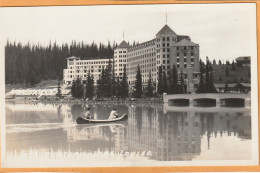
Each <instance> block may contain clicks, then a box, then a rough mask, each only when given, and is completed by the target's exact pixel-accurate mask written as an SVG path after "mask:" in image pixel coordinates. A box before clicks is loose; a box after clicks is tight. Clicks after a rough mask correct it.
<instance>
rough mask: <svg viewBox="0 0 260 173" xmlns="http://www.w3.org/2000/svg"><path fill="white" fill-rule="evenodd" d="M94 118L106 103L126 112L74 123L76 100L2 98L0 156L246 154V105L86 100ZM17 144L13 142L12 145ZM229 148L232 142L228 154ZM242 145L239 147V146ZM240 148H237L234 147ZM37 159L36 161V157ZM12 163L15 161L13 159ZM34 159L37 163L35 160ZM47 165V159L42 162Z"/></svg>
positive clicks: (80, 158) (59, 159) (65, 158)
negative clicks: (116, 118)
mask: <svg viewBox="0 0 260 173" xmlns="http://www.w3.org/2000/svg"><path fill="white" fill-rule="evenodd" d="M87 106H88V107H91V113H92V114H94V116H95V118H97V119H106V118H108V116H109V112H110V111H111V109H112V108H117V110H118V113H119V114H121V115H122V114H123V113H128V115H129V118H128V120H127V121H124V122H120V123H113V124H100V125H77V124H76V123H75V120H76V118H77V117H78V116H82V115H84V113H85V110H86V105H81V104H74V105H69V104H52V105H51V104H35V105H32V104H24V105H20V104H6V160H7V162H6V163H7V165H9V166H10V167H14V166H17V163H16V162H17V161H19V160H21V159H22V160H23V162H21V163H20V164H21V165H20V166H21V167H23V166H24V165H26V164H28V163H31V162H30V161H35V162H36V164H37V163H38V162H41V161H44V160H49V161H51V162H52V163H59V164H61V166H62V165H64V166H66V163H67V162H73V161H74V162H73V164H72V165H74V166H78V164H79V162H84V161H86V160H89V161H93V162H102V161H107V159H108V158H109V161H118V160H119V161H138V160H156V161H180V160H186V161H188V160H200V159H205V157H206V155H207V153H210V152H217V153H218V156H215V155H210V156H207V159H211V160H216V159H218V158H225V159H226V160H230V159H251V152H250V151H251V147H250V146H251V116H250V113H249V110H244V109H243V110H242V109H241V110H240V109H239V110H238V109H236V110H235V109H234V110H233V111H232V110H231V109H229V111H228V112H224V111H217V110H219V109H217V108H216V111H212V110H211V111H210V112H205V111H203V108H202V109H200V110H198V109H197V108H196V109H195V110H192V108H183V110H180V108H179V109H177V108H176V109H174V108H172V107H167V106H165V105H148V104H146V105H145V104H144V105H120V104H117V105H98V104H96V105H87ZM18 144H19V145H18ZM232 148H237V150H236V155H235V156H234V154H233V153H231V152H233V151H232ZM241 148H243V149H241ZM239 149H241V150H239ZM37 161H38V162H37ZM13 163H16V164H13ZM38 164H39V163H38ZM47 165H48V164H47Z"/></svg>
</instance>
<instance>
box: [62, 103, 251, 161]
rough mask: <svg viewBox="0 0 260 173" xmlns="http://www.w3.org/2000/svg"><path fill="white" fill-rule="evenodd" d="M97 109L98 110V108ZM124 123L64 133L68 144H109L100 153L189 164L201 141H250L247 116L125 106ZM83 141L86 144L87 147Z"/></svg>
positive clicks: (156, 107)
mask: <svg viewBox="0 0 260 173" xmlns="http://www.w3.org/2000/svg"><path fill="white" fill-rule="evenodd" d="M97 107H98V106H97ZM128 113H129V118H128V121H127V122H126V123H124V122H122V123H117V124H114V125H104V126H98V125H95V126H90V127H84V128H80V127H73V128H68V129H67V134H68V138H69V139H70V140H87V141H90V140H93V141H95V140H96V141H98V140H102V141H103V142H107V143H110V145H104V146H103V147H100V148H98V150H100V151H106V150H108V151H113V152H115V153H120V152H122V151H127V152H129V153H133V152H134V153H136V154H137V153H142V152H144V151H145V152H151V153H152V155H151V156H150V157H149V159H152V160H158V161H180V160H192V159H193V158H194V157H196V155H200V152H201V138H202V136H205V137H206V138H207V142H208V144H207V145H208V147H209V148H210V139H211V137H212V136H215V137H216V136H217V135H220V136H222V135H223V134H224V133H225V134H227V135H228V136H231V135H234V136H237V137H238V138H241V139H251V117H250V116H248V112H246V113H245V114H246V115H244V113H241V112H240V113H237V112H229V113H227V112H221V113H214V112H213V113H207V112H189V111H186V112H185V111H183V112H166V113H164V112H163V107H162V106H159V105H158V106H156V105H152V106H145V105H142V106H136V105H129V106H128ZM87 141H86V143H87Z"/></svg>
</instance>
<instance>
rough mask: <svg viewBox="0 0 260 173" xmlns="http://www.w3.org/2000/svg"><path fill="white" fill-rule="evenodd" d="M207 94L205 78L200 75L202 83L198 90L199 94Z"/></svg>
mask: <svg viewBox="0 0 260 173" xmlns="http://www.w3.org/2000/svg"><path fill="white" fill-rule="evenodd" d="M204 92H205V83H204V76H203V74H202V73H200V82H199V86H198V89H197V93H204Z"/></svg>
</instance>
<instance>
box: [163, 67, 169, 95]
mask: <svg viewBox="0 0 260 173" xmlns="http://www.w3.org/2000/svg"><path fill="white" fill-rule="evenodd" d="M163 93H168V83H167V77H166V72H165V71H164V72H163Z"/></svg>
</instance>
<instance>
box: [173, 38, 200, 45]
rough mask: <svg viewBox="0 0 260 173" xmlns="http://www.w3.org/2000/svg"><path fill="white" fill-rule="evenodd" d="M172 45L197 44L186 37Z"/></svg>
mask: <svg viewBox="0 0 260 173" xmlns="http://www.w3.org/2000/svg"><path fill="white" fill-rule="evenodd" d="M173 46H198V44H196V43H193V42H191V41H189V40H186V39H182V40H181V41H179V42H177V43H175V44H174V45H173Z"/></svg>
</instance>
